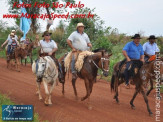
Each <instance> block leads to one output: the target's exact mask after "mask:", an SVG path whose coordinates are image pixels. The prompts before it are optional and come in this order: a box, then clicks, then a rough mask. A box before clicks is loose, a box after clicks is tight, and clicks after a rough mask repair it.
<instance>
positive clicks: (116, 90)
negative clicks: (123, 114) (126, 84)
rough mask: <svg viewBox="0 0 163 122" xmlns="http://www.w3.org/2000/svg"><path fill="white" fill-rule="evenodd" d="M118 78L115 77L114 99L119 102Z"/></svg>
mask: <svg viewBox="0 0 163 122" xmlns="http://www.w3.org/2000/svg"><path fill="white" fill-rule="evenodd" d="M118 81H119V80H118V78H115V92H116V93H115V96H114V99H115V100H116V102H117V103H119V99H118V86H119V85H118Z"/></svg>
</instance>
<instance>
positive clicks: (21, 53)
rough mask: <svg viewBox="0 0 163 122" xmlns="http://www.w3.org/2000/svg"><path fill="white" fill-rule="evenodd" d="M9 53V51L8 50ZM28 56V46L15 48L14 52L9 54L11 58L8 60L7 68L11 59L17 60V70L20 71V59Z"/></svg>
mask: <svg viewBox="0 0 163 122" xmlns="http://www.w3.org/2000/svg"><path fill="white" fill-rule="evenodd" d="M6 54H7V52H6ZM26 56H27V47H24V48H22V47H17V48H15V49H14V50H13V52H12V53H11V54H10V55H9V59H8V60H7V68H9V66H10V61H11V60H15V63H16V70H17V71H18V72H20V59H21V58H25V57H26Z"/></svg>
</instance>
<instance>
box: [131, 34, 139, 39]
mask: <svg viewBox="0 0 163 122" xmlns="http://www.w3.org/2000/svg"><path fill="white" fill-rule="evenodd" d="M131 39H141V37H140V35H139V34H135V35H134V36H133V37H131Z"/></svg>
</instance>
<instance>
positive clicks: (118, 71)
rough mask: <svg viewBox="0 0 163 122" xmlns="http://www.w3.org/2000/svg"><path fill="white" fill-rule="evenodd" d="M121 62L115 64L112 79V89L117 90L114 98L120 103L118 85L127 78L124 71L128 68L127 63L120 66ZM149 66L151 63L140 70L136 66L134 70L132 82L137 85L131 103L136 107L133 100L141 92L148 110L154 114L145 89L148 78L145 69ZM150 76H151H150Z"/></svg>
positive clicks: (132, 106) (150, 113)
mask: <svg viewBox="0 0 163 122" xmlns="http://www.w3.org/2000/svg"><path fill="white" fill-rule="evenodd" d="M120 65H121V62H118V63H116V64H115V66H114V71H113V74H112V79H111V91H112V90H114V91H115V96H114V99H116V102H117V103H119V99H118V86H119V85H120V84H122V83H124V82H125V78H124V72H125V69H126V65H125V64H124V65H122V66H121V68H120ZM147 67H149V64H146V65H143V66H142V67H141V68H140V69H139V70H138V67H134V68H133V71H134V74H135V75H134V76H133V78H132V79H133V80H132V82H131V84H132V85H135V86H136V87H135V93H134V95H133V98H132V99H131V101H130V105H131V108H133V109H134V108H135V106H134V104H133V102H134V99H135V98H136V96H137V94H138V93H139V92H140V93H141V94H142V95H143V97H144V101H145V103H146V105H147V110H148V112H149V115H152V112H151V110H150V107H149V104H148V98H147V96H146V94H145V91H144V82H146V81H144V80H145V79H146V78H145V77H144V74H143V73H144V72H145V71H144V69H146V68H147ZM152 67H153V64H150V68H149V69H148V70H152ZM149 78H150V77H149Z"/></svg>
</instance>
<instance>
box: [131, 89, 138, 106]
mask: <svg viewBox="0 0 163 122" xmlns="http://www.w3.org/2000/svg"><path fill="white" fill-rule="evenodd" d="M137 94H138V91H137V90H135V93H134V96H133V97H132V99H131V101H130V105H131V108H132V109H135V106H134V104H133V102H134V100H135V98H136V96H137Z"/></svg>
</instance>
